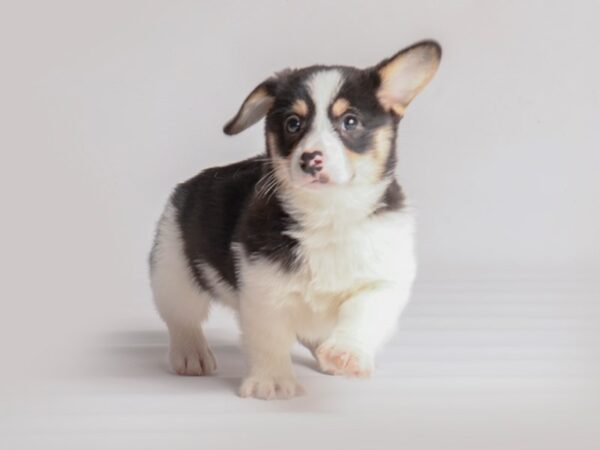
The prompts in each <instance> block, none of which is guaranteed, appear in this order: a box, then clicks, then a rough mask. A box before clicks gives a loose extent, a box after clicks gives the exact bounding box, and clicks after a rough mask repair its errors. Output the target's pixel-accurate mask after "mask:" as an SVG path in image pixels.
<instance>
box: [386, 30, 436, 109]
mask: <svg viewBox="0 0 600 450" xmlns="http://www.w3.org/2000/svg"><path fill="white" fill-rule="evenodd" d="M441 57H442V48H441V47H440V45H439V44H438V43H437V42H435V41H422V42H418V43H416V44H413V45H411V46H410V47H408V48H405V49H404V50H401V51H399V52H398V53H396V54H395V55H394V56H392V57H391V58H388V59H385V60H383V61H382V62H380V63H379V64H378V65H377V66H376V67H375V69H376V70H377V73H378V75H379V78H380V80H381V84H380V86H379V90H378V92H377V97H378V98H379V101H380V102H381V104H382V105H383V106H384V107H385V108H386V109H387V110H388V111H389V110H392V111H394V112H395V113H396V114H398V115H399V116H403V115H404V109H405V108H406V107H407V106H408V104H409V103H410V102H411V101H412V99H413V98H415V96H416V95H417V94H418V93H419V92H421V90H423V88H424V87H425V86H426V85H427V83H429V81H430V80H431V79H432V78H433V75H434V74H435V72H436V71H437V68H438V66H439V65H440V59H441Z"/></svg>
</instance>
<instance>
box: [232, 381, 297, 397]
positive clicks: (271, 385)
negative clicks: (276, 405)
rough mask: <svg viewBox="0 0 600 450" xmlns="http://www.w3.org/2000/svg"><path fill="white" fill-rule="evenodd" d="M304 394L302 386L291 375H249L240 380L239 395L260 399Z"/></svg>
mask: <svg viewBox="0 0 600 450" xmlns="http://www.w3.org/2000/svg"><path fill="white" fill-rule="evenodd" d="M303 394H304V388H303V387H302V386H301V385H300V384H298V382H297V381H296V379H295V378H294V377H291V376H287V377H271V376H254V375H251V376H249V377H247V378H245V379H244V381H242V385H241V386H240V397H254V398H260V399H262V400H275V399H283V398H292V397H296V396H298V395H303Z"/></svg>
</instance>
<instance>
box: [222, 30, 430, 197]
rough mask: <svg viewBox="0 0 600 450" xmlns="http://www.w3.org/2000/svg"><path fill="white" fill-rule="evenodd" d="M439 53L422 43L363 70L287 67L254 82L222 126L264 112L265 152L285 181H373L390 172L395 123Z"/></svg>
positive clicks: (237, 126) (244, 123) (232, 129)
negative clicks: (252, 87)
mask: <svg viewBox="0 0 600 450" xmlns="http://www.w3.org/2000/svg"><path fill="white" fill-rule="evenodd" d="M440 57H441V48H440V46H439V45H438V44H437V43H436V42H433V41H424V42H420V43H417V44H414V45H412V46H410V47H408V48H406V49H404V50H402V51H400V52H398V53H397V54H395V55H394V56H392V57H391V58H388V59H385V60H383V61H382V62H381V63H379V64H377V65H376V66H374V67H370V68H367V69H357V68H354V67H342V66H312V67H307V68H304V69H295V70H286V71H284V72H281V73H279V74H277V75H276V76H274V77H272V78H269V79H267V80H265V81H264V82H263V83H261V84H259V85H258V86H257V87H256V88H255V89H254V90H253V91H252V92H251V93H250V95H248V97H247V98H246V100H244V103H243V104H242V106H241V108H240V110H239V111H238V113H237V114H236V116H235V117H234V118H233V119H231V121H229V122H228V123H227V125H225V127H224V132H225V133H226V134H230V135H232V134H237V133H240V132H241V131H243V130H245V129H246V128H248V127H249V126H251V125H253V124H254V123H256V122H258V121H259V120H260V119H262V118H263V117H265V116H266V123H265V125H266V126H265V128H266V140H267V153H268V155H269V157H270V158H271V161H272V163H273V167H274V168H275V174H276V176H277V178H278V179H279V180H280V181H283V182H285V183H286V185H288V186H292V187H294V188H300V189H309V190H312V189H322V188H327V187H329V186H340V185H342V186H344V185H348V184H351V185H361V184H362V185H364V184H373V183H377V182H379V181H381V180H382V179H384V178H385V177H386V176H388V175H390V174H392V173H393V170H394V167H395V164H396V152H395V138H396V128H397V125H398V121H399V120H400V118H402V116H403V115H404V110H405V108H406V107H407V106H408V104H409V103H410V102H411V101H412V100H413V98H414V97H415V96H416V95H417V94H418V93H419V92H420V91H421V90H422V89H423V88H424V87H425V86H426V85H427V83H428V82H429V81H430V80H431V78H432V77H433V75H434V74H435V72H436V70H437V68H438V65H439V62H440Z"/></svg>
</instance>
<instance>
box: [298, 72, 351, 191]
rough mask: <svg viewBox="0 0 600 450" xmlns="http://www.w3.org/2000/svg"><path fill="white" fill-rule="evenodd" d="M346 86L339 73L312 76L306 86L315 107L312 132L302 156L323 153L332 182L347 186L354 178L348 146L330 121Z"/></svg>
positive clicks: (301, 146) (303, 147) (322, 73)
mask: <svg viewBox="0 0 600 450" xmlns="http://www.w3.org/2000/svg"><path fill="white" fill-rule="evenodd" d="M342 83H343V76H342V74H341V72H340V71H339V70H337V69H326V70H322V71H319V72H316V73H315V74H314V75H312V76H311V77H310V78H309V79H308V81H307V83H306V86H307V88H308V91H309V93H310V97H311V99H312V101H313V103H314V105H315V115H314V118H313V121H312V123H311V128H310V130H309V131H308V133H307V134H306V136H305V137H304V139H303V140H302V143H301V144H300V146H299V150H300V152H302V151H314V150H320V151H321V152H323V157H324V160H325V164H324V165H325V170H326V172H327V173H328V174H329V175H330V176H331V178H332V180H333V181H335V182H338V183H343V182H345V181H347V180H348V179H349V178H350V171H349V167H348V162H347V160H346V156H345V154H344V146H343V144H342V142H341V140H340V138H339V136H338V135H337V133H336V132H335V130H334V129H333V125H332V123H331V121H330V119H329V107H330V106H331V104H332V103H333V101H334V100H335V98H336V96H337V94H338V92H339V90H340V87H341V86H342Z"/></svg>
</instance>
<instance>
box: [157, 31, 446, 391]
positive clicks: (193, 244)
mask: <svg viewBox="0 0 600 450" xmlns="http://www.w3.org/2000/svg"><path fill="white" fill-rule="evenodd" d="M440 57H441V48H440V46H439V45H438V44H437V43H436V42H433V41H423V42H419V43H417V44H414V45H412V46H410V47H408V48H406V49H404V50H402V51H400V52H399V53H397V54H395V55H394V56H392V57H391V58H388V59H385V60H383V61H382V62H380V63H379V64H377V65H376V66H374V67H369V68H367V69H357V68H354V67H346V66H312V67H307V68H303V69H294V70H285V71H282V72H279V73H277V74H276V75H275V76H273V77H271V78H268V79H267V80H265V81H264V82H262V83H261V84H259V85H258V86H257V87H256V88H255V89H254V90H253V91H252V92H251V93H250V95H248V97H247V98H246V99H245V100H244V102H243V103H242V106H241V108H240V110H239V111H238V113H237V114H236V115H235V117H234V118H233V119H231V121H229V122H228V123H227V124H226V125H225V128H224V132H225V133H226V134H229V135H233V134H237V133H240V132H242V131H244V130H245V129H246V128H248V127H249V126H251V125H253V124H255V123H256V122H258V121H259V120H261V119H262V118H263V117H264V118H265V137H266V152H265V153H263V154H261V155H258V156H256V157H254V158H250V159H247V160H245V161H241V162H238V163H235V164H230V165H227V166H223V167H216V168H211V169H206V170H204V171H203V172H201V173H200V174H198V175H196V176H195V177H193V178H192V179H190V180H188V181H186V182H184V183H182V184H180V185H178V186H177V188H176V189H175V191H174V192H173V194H172V196H171V198H170V199H169V201H168V203H167V205H166V207H165V210H164V212H163V214H162V217H161V219H160V222H159V224H158V230H157V233H156V240H155V243H154V248H153V250H152V254H151V258H150V263H151V264H150V265H151V269H150V273H151V283H152V290H153V294H154V300H155V303H156V306H157V308H158V311H159V313H160V315H161V317H162V318H163V319H164V321H165V322H166V324H167V327H168V329H169V335H170V351H169V356H170V363H171V366H172V369H173V370H174V371H175V372H176V373H178V374H181V375H208V374H210V373H212V372H214V371H215V369H216V362H215V358H214V355H213V354H212V352H211V350H210V348H209V346H208V344H207V342H206V339H205V337H204V334H203V332H202V328H201V323H202V322H203V321H204V320H206V318H207V316H208V312H209V309H210V304H211V302H213V301H218V302H222V303H224V304H226V305H229V306H231V307H232V308H233V309H234V310H235V311H236V312H237V316H238V318H239V324H240V328H241V339H242V344H243V349H244V353H245V356H246V359H247V364H248V373H247V374H246V377H245V378H244V379H243V381H242V383H241V386H240V390H239V393H240V395H241V396H242V397H257V398H261V399H274V398H289V397H293V396H295V395H299V394H301V393H303V388H302V387H301V386H300V384H299V383H298V382H297V380H296V378H295V376H294V371H293V367H292V361H291V357H290V350H291V348H292V345H293V344H294V342H295V341H296V340H299V341H300V342H301V343H302V344H304V345H305V346H306V347H308V348H309V349H310V350H311V351H312V353H313V354H314V356H315V358H316V359H317V361H318V363H319V366H320V368H321V370H322V371H323V372H326V373H330V374H336V375H345V376H348V377H361V378H363V377H368V376H369V375H371V373H372V372H373V367H374V356H375V353H376V352H377V350H378V349H379V348H380V347H381V346H382V344H384V343H385V341H386V340H387V339H388V338H389V337H390V336H391V334H392V333H393V331H394V328H395V326H396V323H397V321H398V317H399V315H400V313H401V311H402V309H403V308H404V306H405V305H406V303H407V301H408V299H409V295H410V290H411V285H412V283H413V279H414V277H415V269H416V263H415V254H414V218H413V213H412V212H411V210H410V208H408V207H407V206H406V201H405V197H404V194H403V192H402V189H401V188H400V186H399V184H398V182H397V180H396V177H395V174H394V169H395V167H396V162H397V156H396V149H395V143H396V132H397V127H398V123H399V122H400V119H401V118H402V117H403V116H404V112H405V109H406V107H407V106H408V104H409V103H410V102H411V101H412V100H413V98H414V97H415V96H416V95H417V94H418V93H419V92H420V91H421V90H422V89H423V88H424V87H425V86H426V85H427V83H429V81H430V80H431V79H432V77H433V75H434V74H435V72H436V70H437V68H438V65H439V63H440Z"/></svg>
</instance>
